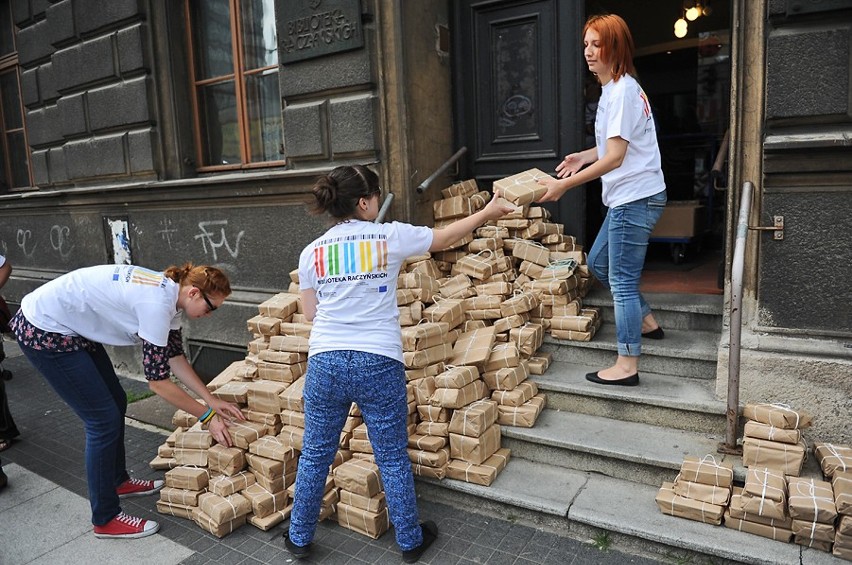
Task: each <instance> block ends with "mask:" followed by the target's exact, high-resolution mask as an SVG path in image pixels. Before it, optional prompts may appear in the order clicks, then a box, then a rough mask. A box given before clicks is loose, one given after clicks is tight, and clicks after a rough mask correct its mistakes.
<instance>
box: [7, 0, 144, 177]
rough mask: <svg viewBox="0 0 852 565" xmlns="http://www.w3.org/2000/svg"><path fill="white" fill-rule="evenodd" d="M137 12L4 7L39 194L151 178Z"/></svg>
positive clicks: (132, 1)
mask: <svg viewBox="0 0 852 565" xmlns="http://www.w3.org/2000/svg"><path fill="white" fill-rule="evenodd" d="M141 4H142V3H140V2H138V1H136V0H110V1H109V2H100V1H98V0H73V1H72V0H62V1H60V2H56V3H53V4H51V3H49V2H46V1H39V0H22V1H20V2H13V3H12V8H13V17H14V20H15V24H16V25H17V26H18V27H19V28H20V31H19V32H18V35H17V45H18V61H19V64H20V66H21V92H22V98H23V103H24V105H25V107H26V122H27V132H28V136H29V137H28V142H29V145H30V147H31V148H32V164H33V175H34V181H35V184H36V185H38V186H39V187H42V188H46V187H52V186H62V185H69V184H77V183H80V182H92V181H93V180H97V179H103V180H107V179H109V180H113V181H114V180H116V179H126V180H136V179H139V178H153V177H155V176H156V171H157V159H158V158H157V154H158V146H157V139H156V136H155V135H154V123H155V121H156V117H155V112H154V111H153V108H152V105H151V81H150V78H149V67H150V61H149V57H148V54H147V51H146V42H145V39H146V33H147V30H146V19H147V17H146V14H145V13H144V12H143V9H142V7H141Z"/></svg>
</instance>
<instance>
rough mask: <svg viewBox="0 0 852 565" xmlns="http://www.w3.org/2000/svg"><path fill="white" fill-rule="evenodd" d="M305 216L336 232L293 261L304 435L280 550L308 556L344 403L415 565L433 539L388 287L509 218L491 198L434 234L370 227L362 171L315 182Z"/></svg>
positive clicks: (369, 188)
mask: <svg viewBox="0 0 852 565" xmlns="http://www.w3.org/2000/svg"><path fill="white" fill-rule="evenodd" d="M313 194H314V198H315V200H316V203H315V206H314V209H313V211H314V212H315V213H325V212H328V214H329V215H330V216H331V217H332V219H333V220H334V221H335V222H337V223H336V224H334V225H333V226H332V227H331V228H330V229H329V230H328V231H327V232H325V233H324V234H323V235H321V236H320V237H319V238H317V239H316V240H314V241H313V242H312V243H310V244H309V245H308V246H307V247H305V249H304V250H303V251H302V254H301V256H300V257H299V290H300V297H301V302H302V311H303V312H304V314H305V317H306V318H307V319H308V320H309V321H313V327H312V329H311V337H310V350H309V352H308V371H307V374H306V375H305V379H306V381H305V390H304V400H305V435H304V439H303V444H302V456H301V458H300V459H299V469H298V473H297V474H296V493H295V499H294V502H293V511H292V513H291V515H290V528H289V531H287V532H285V533H284V543H285V545H286V546H287V550H288V551H290V553H292V554H293V556H294V557H296V558H303V557H307V556H308V555H310V552H311V541H312V540H313V537H314V533H315V531H316V525H317V520H318V517H319V512H320V505H321V502H322V495H323V490H324V488H323V487H324V485H325V479H326V477H327V476H328V469H329V466H330V465H331V463H332V461H333V460H334V455H335V452H336V451H337V446H338V442H339V439H340V432H341V431H342V429H343V425H344V423H345V421H346V417H347V415H348V414H349V409H350V407H351V405H352V403H353V402H355V403H357V404H358V407H359V408H360V409H361V414H362V415H363V417H364V422H365V423H366V425H367V431H368V433H369V436H370V443H371V444H372V446H373V452H374V454H375V458H376V464H377V465H378V466H379V471H380V472H381V475H382V482H383V483H384V487H385V498H386V499H387V504H388V511H389V513H390V519H391V521H392V522H393V525H394V529H395V530H396V541H397V544H399V547H400V549H401V550H402V559H403V560H404V561H405V562H407V563H414V562H416V561H417V560H418V559H419V558H420V556H421V555H423V553H424V552H425V551H426V549H427V548H428V547H429V545H431V543H432V542H433V541H434V540H435V538H436V537H437V535H438V528H437V526H436V525H435V523H434V522H432V521H426V522H423V523H422V524H421V523H418V515H417V497H416V494H415V492H414V475H413V473H412V471H411V462H410V461H409V459H408V451H407V447H408V432H407V423H408V405H407V402H406V390H405V367H404V365H403V363H402V359H403V357H402V336H401V333H400V329H399V309H398V307H397V302H396V281H397V276H398V275H399V271H400V268H401V267H402V264H403V263H404V262H405V260H406V258H408V257H411V256H414V255H422V254H424V253H426V252H429V251H437V250H440V249H445V248H447V247H448V246H449V245H451V244H452V243H454V242H456V241H458V240H459V239H461V238H462V237H464V236H465V235H466V234H468V233H470V232H471V231H473V230H474V229H476V228H477V227H479V226H481V225H482V224H484V223H485V222H486V221H488V220H494V219H497V218H499V217H501V216H503V215H504V214H507V213H508V212H510V211H512V208H510V207H508V206H503V205H501V204H499V201H498V200H497V198H493V199H492V200H491V202H489V203H488V204H487V205H486V206H485V208H483V209H482V210H480V211H478V212H476V213H475V214H472V215H470V216H468V217H466V218H463V219H461V220H458V221H457V222H455V223H453V224H450V225H448V226H446V227H444V228H441V229H432V228H428V227H423V226H413V225H410V224H404V223H401V222H391V223H384V224H377V223H375V222H374V220H375V219H376V216H377V215H378V213H379V196H380V194H381V189H380V188H379V179H378V177H377V176H376V173H374V172H373V171H371V170H370V169H368V168H366V167H364V166H361V165H356V166H342V167H337V168H336V169H334V170H333V171H332V172H331V173H329V174H328V175H323V176H321V177H319V178H318V179H317V182H316V184H315V185H314V187H313Z"/></svg>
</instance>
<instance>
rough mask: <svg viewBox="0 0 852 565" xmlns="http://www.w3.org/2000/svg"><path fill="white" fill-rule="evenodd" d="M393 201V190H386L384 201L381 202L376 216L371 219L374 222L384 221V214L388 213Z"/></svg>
mask: <svg viewBox="0 0 852 565" xmlns="http://www.w3.org/2000/svg"><path fill="white" fill-rule="evenodd" d="M392 202H393V192H388V195H387V196H385V201H384V202H382V207H381V208H380V209H379V215H378V216H376V219H375V220H374V221H373V222H374V223H376V224H381V223H382V222H384V221H385V214H387V213H388V209H389V208H390V206H391V203H392Z"/></svg>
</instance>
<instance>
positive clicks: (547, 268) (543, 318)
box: [434, 169, 600, 370]
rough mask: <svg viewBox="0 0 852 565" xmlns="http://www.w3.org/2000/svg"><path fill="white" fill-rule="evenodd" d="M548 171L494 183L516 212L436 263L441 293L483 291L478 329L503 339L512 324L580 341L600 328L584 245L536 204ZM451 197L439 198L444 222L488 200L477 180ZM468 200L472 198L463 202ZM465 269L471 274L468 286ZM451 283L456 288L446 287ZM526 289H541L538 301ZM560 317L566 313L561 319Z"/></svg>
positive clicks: (476, 312) (476, 314) (473, 317)
mask: <svg viewBox="0 0 852 565" xmlns="http://www.w3.org/2000/svg"><path fill="white" fill-rule="evenodd" d="M544 176H546V174H545V173H544V172H542V171H540V170H537V169H530V170H528V171H524V172H522V173H518V174H516V175H512V176H510V177H506V178H504V179H500V180H497V181H495V182H494V188H495V189H500V190H501V191H502V193H503V197H504V198H505V200H506V201H508V202H509V203H510V204H512V205H514V206H515V212H513V213H510V214H508V215H506V216H504V217H502V218H500V219H499V220H496V221H494V222H491V223H490V224H489V225H485V226H483V227H481V228H479V229H477V230H476V232H475V238H467V239H465V240H463V241H462V242H461V243H459V244H456V245H454V246H453V247H452V249H448V250H444V251H440V252H437V253H435V254H434V258H435V259H436V261H435V266H437V267H438V269H439V270H440V272H441V274H443V275H444V276H443V278H442V277H435V278H436V279H437V280H438V282H439V283H441V285H442V291H441V296H445V297H448V296H451V297H453V298H470V297H474V296H475V297H476V298H477V299H478V300H477V301H476V302H475V304H471V305H469V306H468V311H469V312H471V313H470V314H468V315H467V320H468V322H470V321H475V322H476V324H475V325H473V327H482V326H484V325H495V326H497V327H498V330H497V332H498V341H501V340H505V339H508V338H509V337H510V336H505V337H504V336H503V335H502V334H503V332H505V331H506V329H513V328H518V327H520V326H522V325H525V324H530V323H532V324H535V325H540V326H542V327H543V330H544V331H550V332H551V334H552V335H553V337H555V338H558V339H570V340H579V341H588V340H590V339H592V337H593V336H594V332H595V331H596V330H597V328H599V327H600V316H599V312H598V311H596V310H589V311H587V312H582V310H583V307H582V302H581V299H582V297H583V296H585V294H586V292H587V291H588V289H589V288H590V286H591V283H592V278H591V273H590V272H589V269H588V266H587V265H586V256H585V253H584V252H583V248H582V246H580V245H577V243H576V240H575V239H574V238H573V237H572V236H570V235H565V234H564V233H563V232H564V226H562V225H561V224H555V223H552V222H549V221H548V220H549V218H550V214H549V212H548V211H547V210H546V209H545V208H541V207H537V206H530V204H531V203H532V202H534V201H535V200H536V199H538V198H540V197H541V195H543V194H544V192H545V188H544V187H543V186H541V185H539V184H538V183H537V182H536V179H538V178H542V177H544ZM443 196H444V200H439V201H437V202H436V203H435V204H434V209H435V213H436V216H435V220H436V226H440V225H441V224H442V222H443V221H445V220H447V221H449V220H448V218H452V219H457V218H458V217H460V216H461V215H462V213H463V212H464V211H465V210H475V209H477V206H478V205H479V204H480V203H481V201H484V200H485V199H486V198H487V197H486V195H485V194H483V193H478V192H476V185H475V182H474V181H464V182H462V183H458V184H455V185H452V186H450V187H449V188H447V189H444V191H443ZM465 198H467V199H468V200H469V202H468V203H467V204H463V203H461V202H463V201H464V199H465ZM448 214H449V215H448ZM459 275H464V276H465V277H467V280H468V284H467V285H465V284H463V282H464V279H461V280H460V279H458V278H457V277H459ZM444 285H449V287H450V288H449V289H447V290H445V288H444ZM520 292H524V293H527V294H531V295H534V296H535V298H536V300H535V302H534V303H530V301H529V299H527V298H517V297H516V296H515V294H516V293H520ZM507 301H510V305H508V306H506V307H504V308H503V309H502V310H503V311H502V312H501V311H500V309H501V308H500V307H501V304H503V303H505V302H507ZM553 318H558V320H557V321H556V324H555V325H552V323H551V319H553ZM567 318H577V319H567ZM465 329H469V328H468V327H466V328H465ZM528 333H529V332H528ZM521 337H528V336H527V335H526V334H525V335H523V336H521ZM540 345H541V344H540V343H539V344H538V345H537V346H536V348H537V347H538V346H540ZM544 366H545V367H546V364H544ZM539 367H542V364H537V367H536V368H539ZM542 370H544V369H542Z"/></svg>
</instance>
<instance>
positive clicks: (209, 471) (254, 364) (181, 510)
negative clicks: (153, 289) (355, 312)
mask: <svg viewBox="0 0 852 565" xmlns="http://www.w3.org/2000/svg"><path fill="white" fill-rule="evenodd" d="M298 309H299V301H298V297H295V296H294V295H292V294H286V293H283V294H277V295H275V296H273V297H272V298H270V299H269V300H267V301H265V302H263V303H262V304H260V305H259V307H258V315H257V316H255V317H253V318H251V319H250V320H248V321H247V327H248V329H249V331H250V332H252V334H253V339H252V341H251V342H250V343H249V346H248V352H247V355H246V358H245V360H243V361H238V362H235V363H232V364H231V365H230V366H229V367H227V368H226V369H225V370H224V371H223V372H222V373H220V374H219V375H218V376H217V377H216V378H215V379H213V381H211V382H210V383H209V385H208V389H210V390H211V391H212V393H213V394H214V396H216V397H217V398H220V399H222V400H226V401H228V402H233V403H235V404H237V405H238V406H239V407H240V408H241V410H242V411H243V413H244V414H245V416H246V421H244V422H233V423H232V424H231V425H230V427H229V433H230V435H231V439H232V440H233V447H230V448H226V447H224V446H222V445H212V443H213V441H212V438H211V436H210V434H209V432H207V431H204V430H202V429H201V427H200V425H199V424H198V423H197V419H196V418H195V417H192V416H190V415H189V414H187V413H185V412H183V411H180V410H178V411H177V412H176V413H175V416H174V417H173V423H174V424H175V425H176V426H177V429H176V431H175V433H174V434H172V436H170V437H169V439H167V440H166V443H165V444H164V445H163V446H160V448H159V449H158V457H157V458H155V459H154V460H153V461H152V462H151V464H152V466H154V467H157V468H170V467H174V469H172V471H174V472H176V473H183V474H187V473H189V474H199V473H203V474H204V477H205V479H204V486H203V487H202V488H191V489H190V488H186V487H180V488H178V487H176V486H174V485H167V486H168V487H169V488H167V489H164V490H165V491H166V492H165V493H164V494H162V495H161V500H160V501H159V503H158V510H159V511H161V512H163V513H169V514H174V515H180V516H183V517H186V518H190V519H193V520H194V521H195V522H196V523H198V524H199V525H200V526H201V527H202V528H204V529H206V530H208V531H210V532H211V533H213V534H214V535H217V536H222V535H227V534H228V533H230V532H231V531H233V530H234V529H235V528H237V527H239V526H241V525H243V524H244V523H246V521H248V522H249V523H251V524H252V525H254V526H256V527H258V528H260V529H264V530H266V529H269V528H271V527H272V526H274V525H275V524H277V523H279V522H281V521H282V520H284V519H285V518H286V517H287V516H289V511H290V506H288V502H289V496H288V493H287V487H288V486H290V485H292V483H293V481H294V480H295V474H296V466H297V461H298V459H297V458H298V450H299V449H300V448H301V437H302V434H303V428H304V415H303V414H302V394H301V391H302V384H303V382H304V381H303V379H302V378H301V376H302V375H303V374H304V371H305V367H306V360H307V335H309V332H310V324H305V323H304V321H303V320H297V319H296V316H298ZM172 471H170V472H172ZM193 476H194V475H193ZM205 489H206V491H205Z"/></svg>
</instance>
